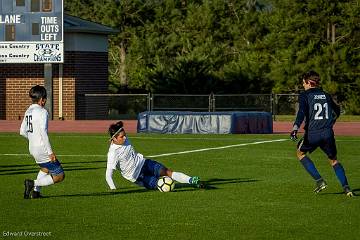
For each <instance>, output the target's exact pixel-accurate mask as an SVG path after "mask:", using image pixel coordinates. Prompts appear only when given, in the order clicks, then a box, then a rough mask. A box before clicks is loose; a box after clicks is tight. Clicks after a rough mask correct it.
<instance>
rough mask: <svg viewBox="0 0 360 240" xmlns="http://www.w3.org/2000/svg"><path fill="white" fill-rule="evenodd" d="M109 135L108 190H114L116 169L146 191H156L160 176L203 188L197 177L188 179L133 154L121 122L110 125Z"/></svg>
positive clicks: (138, 154) (179, 173)
mask: <svg viewBox="0 0 360 240" xmlns="http://www.w3.org/2000/svg"><path fill="white" fill-rule="evenodd" d="M109 134H110V142H111V144H110V147H109V151H108V154H107V168H106V182H107V184H108V185H109V187H110V189H116V187H115V184H114V182H113V179H112V175H113V172H114V170H116V169H117V170H119V171H120V173H121V175H122V176H123V177H124V178H125V179H127V180H129V181H130V182H133V183H136V184H138V185H139V186H143V187H145V188H147V189H156V183H157V180H158V179H159V177H160V176H168V177H171V178H172V179H174V180H175V181H177V182H180V183H188V184H191V185H194V186H196V187H199V188H203V187H204V185H203V184H202V183H201V182H200V178H199V177H196V176H194V177H189V176H188V175H186V174H184V173H181V172H174V171H172V170H171V169H168V168H166V167H165V166H164V165H162V164H161V163H158V162H156V161H153V160H150V159H145V158H144V156H143V155H142V154H140V153H137V152H135V150H134V147H133V146H132V145H131V143H130V141H129V139H128V138H127V136H126V133H125V129H124V128H123V122H122V121H119V122H117V123H115V124H111V125H110V127H109Z"/></svg>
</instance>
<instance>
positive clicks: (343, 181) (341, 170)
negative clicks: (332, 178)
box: [333, 162, 349, 187]
mask: <svg viewBox="0 0 360 240" xmlns="http://www.w3.org/2000/svg"><path fill="white" fill-rule="evenodd" d="M333 168H334V171H335V174H336V176H337V178H338V179H339V182H340V183H341V186H343V187H348V186H349V184H348V181H347V178H346V176H345V170H344V168H343V166H342V165H341V164H340V163H339V162H338V163H336V164H335V165H334V166H333Z"/></svg>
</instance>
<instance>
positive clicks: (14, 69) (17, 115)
mask: <svg viewBox="0 0 360 240" xmlns="http://www.w3.org/2000/svg"><path fill="white" fill-rule="evenodd" d="M64 62H65V63H64V65H63V77H62V79H63V118H64V119H65V120H74V119H86V112H87V111H86V109H87V106H86V99H85V98H84V94H85V93H107V92H108V59H107V53H106V52H103V53H99V52H65V61H64ZM52 70H53V71H52V72H53V119H54V120H56V119H58V116H59V64H53V69H52ZM36 84H39V85H44V67H43V65H42V64H0V119H2V120H18V119H21V118H22V117H23V114H24V112H25V110H26V109H27V107H28V106H29V105H30V104H31V100H30V98H29V96H28V92H29V89H30V88H31V87H32V86H34V85H36ZM93 105H94V104H93ZM93 107H94V108H93V109H94V110H93V111H98V114H100V115H102V114H106V112H107V109H104V108H100V109H97V108H96V103H95V106H93Z"/></svg>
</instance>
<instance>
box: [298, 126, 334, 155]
mask: <svg viewBox="0 0 360 240" xmlns="http://www.w3.org/2000/svg"><path fill="white" fill-rule="evenodd" d="M318 147H320V149H321V150H322V151H323V152H324V153H325V154H326V155H327V156H328V158H329V159H332V160H335V159H336V154H337V149H336V143H335V137H334V131H333V130H332V129H323V130H321V131H316V132H311V133H305V135H304V138H303V139H302V140H301V141H300V142H299V144H298V149H299V150H300V151H301V152H304V153H307V152H309V153H311V152H313V151H314V150H315V149H317V148H318Z"/></svg>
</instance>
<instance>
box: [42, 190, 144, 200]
mask: <svg viewBox="0 0 360 240" xmlns="http://www.w3.org/2000/svg"><path fill="white" fill-rule="evenodd" d="M147 191H149V190H147V189H145V188H144V189H130V190H126V191H121V192H117V191H113V192H96V193H75V194H63V195H55V196H44V197H43V198H62V197H103V196H115V195H122V194H133V193H143V192H147Z"/></svg>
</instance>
